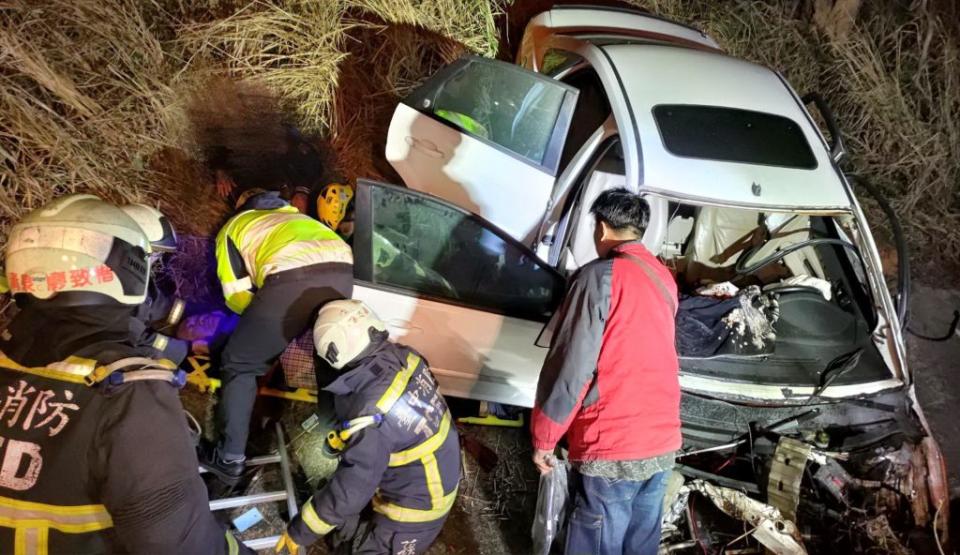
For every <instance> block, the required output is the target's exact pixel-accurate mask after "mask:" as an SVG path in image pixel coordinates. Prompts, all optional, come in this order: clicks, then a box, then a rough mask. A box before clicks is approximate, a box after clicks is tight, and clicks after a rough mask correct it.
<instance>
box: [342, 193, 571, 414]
mask: <svg viewBox="0 0 960 555" xmlns="http://www.w3.org/2000/svg"><path fill="white" fill-rule="evenodd" d="M353 249H354V276H355V278H356V287H355V289H354V297H355V298H358V299H360V300H363V301H364V302H366V303H367V304H369V305H370V307H371V308H372V309H373V310H374V312H376V313H377V314H378V315H379V316H380V318H381V319H382V320H384V322H386V323H387V325H388V327H389V330H390V333H391V336H392V337H393V338H394V339H395V340H396V341H398V342H400V343H403V344H406V345H409V346H411V347H413V348H414V349H416V350H418V351H419V352H420V353H421V354H422V355H423V356H424V357H426V359H427V361H428V362H429V363H430V365H431V367H432V368H433V371H434V374H435V375H436V376H437V379H438V380H439V382H440V387H441V391H442V392H443V393H444V394H445V395H453V396H456V397H464V398H469V399H478V400H484V401H494V402H499V403H506V404H512V405H519V406H527V407H529V406H532V405H533V399H534V393H535V391H536V385H537V379H538V377H539V374H540V368H541V365H542V364H543V359H544V357H545V356H546V349H544V348H541V347H537V346H536V340H537V336H538V335H539V334H540V331H541V329H542V328H543V325H544V322H546V321H547V318H548V316H549V314H550V313H551V312H552V310H553V308H554V307H555V305H556V303H557V301H558V300H559V298H560V297H561V296H562V294H563V287H564V284H563V280H562V279H561V278H560V276H559V275H558V274H557V273H556V272H555V271H554V270H553V269H552V268H549V267H548V266H547V265H546V264H545V263H544V262H543V261H541V260H539V259H537V258H536V257H535V256H534V255H533V254H532V253H531V252H530V250H529V249H527V248H526V247H524V246H523V245H521V244H520V243H519V242H517V241H516V240H514V239H512V238H511V237H509V236H508V235H507V234H506V233H504V232H503V231H501V230H499V229H497V228H496V227H495V226H493V225H491V224H490V223H489V222H487V221H485V220H484V219H482V218H480V217H478V216H476V215H473V214H470V213H468V212H467V211H465V210H463V209H461V208H459V207H456V206H454V205H452V204H450V203H449V202H446V201H443V200H441V199H438V198H435V197H431V196H429V195H426V194H424V193H420V192H417V191H412V190H410V189H405V188H401V187H394V186H391V185H384V184H379V183H373V182H369V181H364V180H361V181H360V182H359V183H358V184H357V198H356V233H355V235H354V242H353Z"/></svg>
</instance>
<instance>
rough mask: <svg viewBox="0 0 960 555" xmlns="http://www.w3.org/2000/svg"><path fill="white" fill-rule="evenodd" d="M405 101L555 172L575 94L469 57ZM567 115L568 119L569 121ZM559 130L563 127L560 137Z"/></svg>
mask: <svg viewBox="0 0 960 555" xmlns="http://www.w3.org/2000/svg"><path fill="white" fill-rule="evenodd" d="M440 75H441V77H440V78H439V79H438V80H437V82H428V83H427V84H426V85H425V87H423V88H421V89H418V90H417V91H416V92H415V93H413V95H411V96H410V97H409V98H408V99H407V100H406V101H405V102H407V103H408V104H410V105H411V106H413V107H414V108H416V109H417V110H420V111H422V112H428V113H431V114H433V115H434V116H436V117H438V118H440V119H442V120H444V121H445V122H447V123H450V124H452V125H453V126H455V127H457V128H459V129H460V130H462V131H464V132H466V133H468V134H470V135H472V136H474V137H478V138H480V139H483V140H485V141H489V142H492V143H495V144H496V145H498V146H500V147H502V148H504V149H506V150H508V151H510V152H512V153H514V154H516V155H519V156H521V157H523V158H525V159H527V160H529V161H530V162H533V163H534V164H537V165H540V166H544V167H546V168H548V169H551V170H552V169H555V166H556V160H557V158H558V157H559V150H560V146H561V145H562V142H563V141H562V138H563V135H565V127H566V125H567V124H568V123H569V117H570V114H572V111H573V105H574V104H575V102H576V91H575V90H574V89H572V88H571V87H568V86H566V85H564V84H562V83H559V82H556V81H553V80H551V79H548V78H545V77H543V76H540V75H537V74H535V73H533V72H529V71H527V70H524V69H522V68H519V67H516V66H513V65H511V64H506V63H503V62H494V61H491V60H486V59H480V58H466V59H464V60H462V61H461V62H460V63H458V64H457V65H456V66H455V67H454V68H453V71H452V73H449V74H448V73H444V74H440ZM564 116H565V117H564ZM558 127H563V128H564V129H562V130H560V131H563V132H564V133H562V134H561V135H558Z"/></svg>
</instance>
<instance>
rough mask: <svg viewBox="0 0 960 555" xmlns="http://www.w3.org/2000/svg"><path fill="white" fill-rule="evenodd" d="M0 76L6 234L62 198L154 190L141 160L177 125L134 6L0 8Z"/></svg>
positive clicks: (154, 43)
mask: <svg viewBox="0 0 960 555" xmlns="http://www.w3.org/2000/svg"><path fill="white" fill-rule="evenodd" d="M0 68H2V71H0V158H2V160H3V164H0V226H3V230H4V231H5V227H6V225H8V224H9V222H10V221H11V220H13V219H15V218H17V217H18V216H19V215H21V214H23V213H24V212H25V211H27V210H29V209H32V208H35V207H37V206H39V205H41V204H43V203H44V202H47V201H48V200H50V199H51V198H53V197H55V196H57V195H61V194H64V193H67V192H72V191H77V190H83V191H90V192H94V193H96V194H99V195H102V196H105V197H108V198H112V199H115V200H149V199H150V198H151V197H153V196H154V195H156V194H157V193H158V192H159V191H158V190H157V189H156V187H155V186H154V179H153V176H152V174H151V172H150V171H149V170H148V169H147V157H148V156H149V154H150V153H151V152H152V151H153V150H155V149H156V148H158V147H159V146H162V145H163V144H165V141H166V139H167V137H169V136H170V134H171V132H172V131H173V130H174V129H175V128H176V126H177V119H176V117H175V114H174V112H175V107H176V102H175V101H174V98H173V95H172V93H171V88H170V85H171V83H172V82H173V73H172V71H171V67H170V66H169V64H168V61H167V59H166V58H165V56H164V51H163V47H162V44H161V42H160V41H159V40H158V39H157V37H156V36H155V35H154V33H153V29H152V28H151V25H150V24H149V23H148V22H147V20H146V18H145V16H144V13H143V12H142V11H141V8H140V6H139V3H138V2H136V1H135V0H118V1H116V2H112V3H110V4H108V3H105V2H73V1H71V0H30V1H21V2H13V3H8V4H4V5H3V6H2V7H0ZM3 235H4V236H5V233H4V234H3Z"/></svg>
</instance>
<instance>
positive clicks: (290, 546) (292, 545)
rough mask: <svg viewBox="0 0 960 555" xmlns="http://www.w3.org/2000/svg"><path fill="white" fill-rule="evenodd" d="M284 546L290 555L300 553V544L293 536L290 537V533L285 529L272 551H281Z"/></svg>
mask: <svg viewBox="0 0 960 555" xmlns="http://www.w3.org/2000/svg"><path fill="white" fill-rule="evenodd" d="M284 548H286V549H287V553H289V554H290V555H298V554H299V553H300V546H299V545H298V544H297V542H295V541H293V538H291V537H290V533H289V532H287V531H284V532H283V535H282V536H280V541H278V542H277V546H276V547H275V548H274V551H275V552H276V553H283V549H284Z"/></svg>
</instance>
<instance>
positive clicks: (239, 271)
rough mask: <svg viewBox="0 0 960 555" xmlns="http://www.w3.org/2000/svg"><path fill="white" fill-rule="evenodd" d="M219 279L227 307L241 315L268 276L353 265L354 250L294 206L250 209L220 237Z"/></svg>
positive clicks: (230, 222) (218, 252) (232, 219)
mask: <svg viewBox="0 0 960 555" xmlns="http://www.w3.org/2000/svg"><path fill="white" fill-rule="evenodd" d="M216 254H217V277H218V278H219V280H220V284H221V286H222V287H223V296H224V298H225V299H226V302H227V306H228V307H229V308H230V310H233V311H234V312H236V313H237V314H241V313H243V311H244V309H246V308H247V306H248V305H249V304H250V302H251V301H252V300H253V295H254V290H255V289H257V288H260V287H262V286H263V282H264V280H265V279H266V278H267V276H270V275H272V274H275V273H279V272H282V271H284V270H290V269H294V268H302V267H304V266H311V265H314V264H322V263H328V262H333V263H344V264H352V263H353V254H352V252H351V251H350V246H349V245H347V244H346V243H345V242H344V241H343V240H342V239H340V237H339V236H338V235H337V234H336V233H335V232H333V231H331V230H330V229H329V228H328V227H326V226H325V225H323V224H322V223H320V222H318V221H317V220H315V219H313V218H311V217H309V216H306V215H304V214H301V213H299V212H298V211H297V209H296V208H294V207H292V206H284V207H281V208H277V209H274V210H247V211H244V212H241V213H239V214H237V215H236V216H234V217H232V218H230V220H228V221H227V223H226V225H224V226H223V228H222V229H221V230H220V233H218V234H217V244H216Z"/></svg>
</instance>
